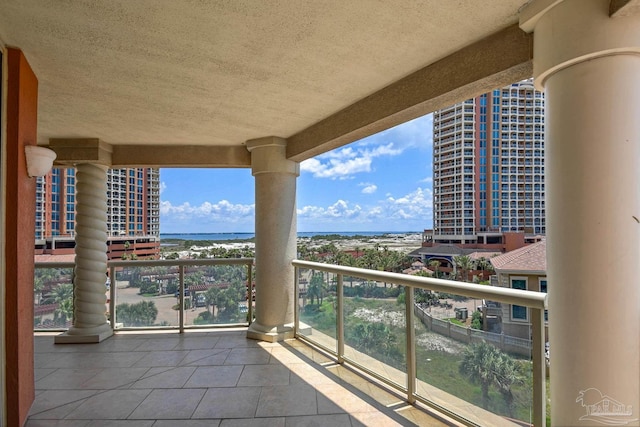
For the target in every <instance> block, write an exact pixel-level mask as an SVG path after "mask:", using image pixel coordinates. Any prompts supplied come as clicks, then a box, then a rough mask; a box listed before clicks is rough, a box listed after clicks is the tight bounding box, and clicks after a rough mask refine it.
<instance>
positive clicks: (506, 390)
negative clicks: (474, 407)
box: [495, 352, 524, 417]
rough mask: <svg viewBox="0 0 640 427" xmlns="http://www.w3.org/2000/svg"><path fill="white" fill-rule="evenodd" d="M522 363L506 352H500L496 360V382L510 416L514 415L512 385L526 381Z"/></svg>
mask: <svg viewBox="0 0 640 427" xmlns="http://www.w3.org/2000/svg"><path fill="white" fill-rule="evenodd" d="M520 368H521V365H520V364H518V362H516V361H515V360H513V359H512V358H511V357H509V356H508V355H507V354H505V353H502V352H501V353H500V358H499V359H498V360H497V361H496V376H495V384H496V386H497V387H498V391H499V392H500V394H501V395H502V398H503V399H504V403H505V404H506V406H507V410H508V412H509V416H510V417H513V393H512V392H511V386H512V385H514V384H522V383H523V382H524V379H523V376H522V371H521V369H520Z"/></svg>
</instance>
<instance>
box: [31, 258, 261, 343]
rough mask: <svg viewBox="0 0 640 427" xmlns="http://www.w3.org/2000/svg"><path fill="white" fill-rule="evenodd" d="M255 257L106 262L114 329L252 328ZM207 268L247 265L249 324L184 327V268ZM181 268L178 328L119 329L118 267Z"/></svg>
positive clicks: (49, 265)
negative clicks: (117, 316) (109, 280)
mask: <svg viewBox="0 0 640 427" xmlns="http://www.w3.org/2000/svg"><path fill="white" fill-rule="evenodd" d="M253 263H254V259H253V258H214V259H188V260H178V259H172V260H127V261H123V260H111V261H108V262H107V269H108V271H109V277H110V278H111V286H110V287H109V317H110V319H111V322H110V323H111V329H112V330H114V331H115V330H118V331H126V330H159V329H160V330H161V329H167V330H174V329H178V330H179V331H180V333H183V332H184V330H185V329H203V328H222V327H229V326H249V325H251V322H252V321H253V289H252V285H253V283H252V278H251V276H252V268H253ZM34 265H35V268H36V269H40V268H68V269H71V270H73V269H74V268H75V263H74V262H36V263H35V264H34ZM208 265H245V266H246V267H247V290H248V293H247V297H248V299H247V306H248V307H247V314H248V322H244V323H237V324H236V323H231V324H207V325H202V326H196V325H192V326H187V327H186V328H185V325H184V277H185V268H186V267H189V266H197V267H200V266H208ZM175 266H177V267H178V278H179V284H178V289H179V292H180V293H179V301H180V312H179V325H178V326H146V327H135V328H134V327H121V328H116V322H115V319H116V298H117V291H116V290H117V286H116V280H115V277H116V268H123V267H124V268H132V267H175ZM57 330H64V329H47V330H46V331H57Z"/></svg>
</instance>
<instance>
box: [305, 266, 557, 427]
mask: <svg viewBox="0 0 640 427" xmlns="http://www.w3.org/2000/svg"><path fill="white" fill-rule="evenodd" d="M293 265H294V267H295V269H296V272H295V274H296V276H295V277H296V289H297V292H298V295H297V297H296V301H297V304H296V328H297V330H296V335H297V337H298V338H299V339H301V340H304V341H307V342H309V343H311V344H313V345H316V346H318V347H320V348H322V349H324V350H325V351H327V352H329V353H331V354H333V355H334V356H335V357H336V358H337V360H338V362H339V363H347V364H350V365H353V366H355V367H357V368H358V369H361V370H362V371H364V372H366V373H368V374H369V375H372V376H373V377H375V378H376V379H378V380H379V381H382V382H384V383H386V384H387V385H389V386H391V387H394V388H396V389H398V390H400V391H401V392H403V393H406V396H407V401H408V402H409V403H413V402H415V401H420V402H422V403H424V404H426V405H429V406H431V407H433V408H435V409H437V410H439V411H442V412H444V413H446V414H447V415H448V416H451V417H453V418H454V419H457V420H458V421H460V422H463V423H466V424H470V425H487V424H491V425H500V426H517V425H525V424H526V425H531V424H532V425H536V426H544V425H545V424H546V398H545V390H546V363H545V323H544V310H545V308H546V294H544V293H539V292H531V291H521V290H514V289H508V288H501V287H493V286H484V285H475V284H470V283H464V282H456V281H450V280H441V279H433V278H427V277H417V276H412V275H408V274H397V273H389V272H382V271H374V270H365V269H360V268H352V267H345V266H337V265H329V264H321V263H315V262H308V261H299V260H295V261H293ZM487 300H488V301H492V302H494V304H498V303H500V304H502V305H505V306H508V305H509V304H514V305H519V306H524V307H528V308H529V314H530V316H529V319H530V321H531V324H530V327H529V328H528V331H529V337H530V339H522V338H516V337H509V336H505V335H503V334H500V333H492V332H487V331H485V329H491V325H490V323H491V322H495V316H491V315H490V313H488V315H487V316H484V317H483V316H482V315H480V314H474V313H481V311H480V310H478V309H479V308H480V307H483V301H487ZM498 306H499V304H498ZM492 317H494V319H493V320H492V319H491V318H492ZM473 322H487V323H486V325H485V327H482V326H479V325H478V323H475V324H474V323H473ZM407 325H408V326H407Z"/></svg>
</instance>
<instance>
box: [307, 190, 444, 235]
mask: <svg viewBox="0 0 640 427" xmlns="http://www.w3.org/2000/svg"><path fill="white" fill-rule="evenodd" d="M367 185H368V184H367ZM365 188H366V187H365ZM432 207H433V205H432V193H431V190H429V189H422V188H417V189H416V190H414V191H412V192H411V193H408V194H405V195H403V196H402V197H397V198H396V197H393V196H391V195H388V196H387V197H386V198H385V199H381V200H379V201H378V202H377V203H376V204H374V205H371V206H361V205H360V204H353V203H350V202H349V201H346V200H338V201H336V202H335V203H334V204H332V205H330V206H327V207H322V206H304V207H302V208H300V209H298V219H299V225H301V226H302V228H304V229H309V230H312V229H319V228H315V227H322V229H326V230H340V229H342V230H353V231H357V230H373V229H376V230H377V229H380V227H384V228H386V229H387V230H420V229H423V228H425V227H428V226H429V224H430V223H431V216H432V212H433V209H432Z"/></svg>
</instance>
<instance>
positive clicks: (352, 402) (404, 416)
mask: <svg viewBox="0 0 640 427" xmlns="http://www.w3.org/2000/svg"><path fill="white" fill-rule="evenodd" d="M245 334H246V331H245V330H229V331H208V332H202V331H199V332H186V333H185V334H178V333H152V332H149V333H147V332H145V333H119V334H117V335H115V336H113V337H111V338H109V339H108V340H106V341H104V342H102V343H100V344H77V345H76V344H58V345H55V344H54V343H53V335H37V336H36V337H35V352H36V354H35V377H36V399H35V402H34V404H33V406H32V408H31V411H30V415H29V419H28V421H27V423H26V426H27V427H41V426H56V427H85V426H87V427H88V426H91V427H111V426H113V427H151V426H153V427H170V426H186V427H200V426H213V427H216V426H219V427H240V426H248V427H251V426H256V427H258V426H260V427H262V426H264V427H294V426H296V427H297V426H322V427H325V426H326V427H330V426H376V427H383V426H444V425H451V424H450V423H447V422H446V421H445V420H444V419H442V418H436V417H434V416H433V414H431V413H430V412H428V411H427V410H423V409H420V408H417V407H414V406H410V405H407V404H406V402H404V401H403V400H402V397H401V396H399V395H396V394H394V393H391V392H389V391H388V390H386V389H384V388H382V387H380V386H379V385H377V384H375V383H373V382H371V381H369V380H367V379H366V378H364V377H363V376H360V375H358V374H356V373H355V372H354V371H352V370H350V369H348V368H345V367H343V366H340V365H338V364H336V363H335V362H334V361H333V360H332V359H330V358H328V357H326V356H325V355H324V354H323V353H321V352H319V351H316V350H315V349H312V348H311V347H309V346H307V345H306V344H304V343H302V342H300V341H297V340H290V341H285V342H282V343H264V342H259V341H254V340H249V339H246V338H245Z"/></svg>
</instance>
